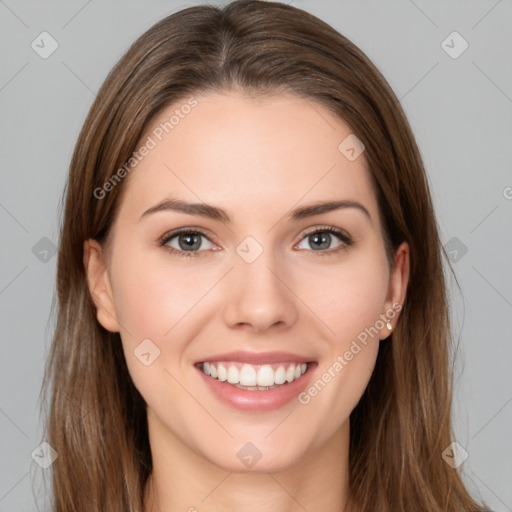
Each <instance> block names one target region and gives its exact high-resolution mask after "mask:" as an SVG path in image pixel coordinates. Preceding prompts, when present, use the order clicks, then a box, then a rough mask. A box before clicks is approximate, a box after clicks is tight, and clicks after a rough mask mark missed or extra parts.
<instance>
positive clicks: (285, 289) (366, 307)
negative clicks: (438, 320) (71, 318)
mask: <svg viewBox="0 0 512 512" xmlns="http://www.w3.org/2000/svg"><path fill="white" fill-rule="evenodd" d="M194 97H195V99H196V100H197V104H196V105H195V106H194V107H193V108H183V105H184V104H185V103H186V100H185V101H184V102H183V103H180V104H175V105H173V106H172V107H170V108H168V109H166V110H165V111H163V112H162V113H161V115H159V117H158V118H157V119H155V120H154V122H153V125H152V126H151V127H150V130H149V131H148V133H147V134H146V135H145V136H144V137H143V139H142V143H146V145H147V146H148V147H149V146H153V143H152V142H150V141H149V139H148V138H147V137H148V135H149V136H150V137H151V139H152V141H153V142H154V143H155V144H154V147H152V148H151V149H150V150H149V151H147V155H146V156H144V158H143V159H142V161H141V162H140V163H138V165H137V166H136V167H135V168H134V169H133V170H132V171H131V172H130V174H129V175H128V176H127V177H126V178H125V182H123V183H122V186H123V187H124V190H123V195H122V199H121V203H120V207H119V210H118V214H117V217H116V219H115V222H114V224H113V228H112V231H111V235H110V236H111V238H110V240H109V246H108V251H106V250H105V248H102V247H101V246H100V245H99V244H97V243H96V242H95V241H90V242H88V243H86V245H85V249H86V251H85V264H86V267H87V269H88V277H89V286H90V289H91V291H92V292H93V296H94V298H95V302H96V305H97V311H98V320H99V322H100V323H101V324H102V325H103V326H104V327H105V328H106V329H109V330H111V331H119V332H120V334H121V338H122V343H123V348H124V353H125V357H126V361H127V364H128V368H129V371H130V374H131V377H132V379H133V381H134V383H135V385H136V387H137V388H138V390H139V391H140V393H141V394H142V396H143V397H144V399H145V401H146V403H147V411H148V421H149V424H150V430H152V431H153V432H154V433H155V436H158V442H161V443H162V444H167V445H168V446H170V445H172V446H175V447H176V446H180V447H181V448H183V449H186V450H190V451H191V452H193V453H195V454H196V455H198V456H199V457H201V458H202V459H204V460H207V461H209V462H210V463H212V464H214V465H216V466H218V467H220V468H223V469H225V470H230V471H251V470H252V471H254V470H257V471H270V470H272V471H279V470H283V469H286V468H289V467H291V466H292V465H294V464H297V463H299V462H301V461H305V460H306V459H307V458H308V457H310V456H313V454H315V453H317V452H319V451H320V450H321V449H322V448H325V447H326V446H329V443H332V442H333V440H336V439H339V436H341V435H345V434H346V433H347V429H348V421H349V415H350V413H351V411H352V410H353V408H354V407H355V406H356V404H357V402H358V401H359V399H360V397H361V395H362V394H363V392H364V390H365V388H366V386H367V384H368V381H369V379H370V376H371V374H372V370H373V368H374V364H375V360H376V356H377V352H378V347H379V339H380V338H382V339H383V338H386V337H387V336H388V335H389V334H390V332H389V330H388V328H387V326H386V321H387V320H388V319H389V320H390V321H391V324H392V326H393V327H394V326H395V325H396V321H397V319H398V316H399V309H400V304H402V303H403V300H404V298H405V296H404V294H405V288H406V285H407V279H408V247H407V245H406V244H405V243H404V244H403V245H402V246H400V248H399V250H398V251H397V253H396V255H395V259H394V261H393V265H394V267H393V272H390V271H389V268H388V262H387V260H386V255H385V250H384V242H383V238H382V234H381V219H380V218H379V212H378V208H377V202H376V196H375V192H374V190H373V188H372V183H371V181H370V175H369V172H368V170H367V168H366V163H365V159H364V152H363V153H362V154H361V155H360V156H359V157H358V158H356V159H355V160H354V159H353V158H351V159H348V158H347V157H346V156H345V155H346V154H347V153H342V152H341V151H340V149H339V148H338V146H339V145H340V143H341V142H342V141H344V139H346V137H348V136H349V135H350V134H351V130H350V128H349V127H348V126H347V125H346V124H345V123H343V122H342V121H341V120H340V119H339V118H337V117H336V116H334V115H333V114H331V113H330V112H329V111H327V110H326V109H324V107H322V106H320V105H318V104H315V103H314V102H313V101H305V100H304V99H300V98H298V97H295V96H292V95H278V96H267V97H265V98H264V99H259V100H255V99H250V98H247V97H245V96H243V95H242V94H240V93H225V94H220V93H208V94H203V95H195V96H194ZM176 109H178V110H179V111H180V112H181V115H180V116H178V117H179V121H178V122H177V123H176V122H174V125H173V128H172V131H171V130H169V129H168V133H166V131H165V130H163V133H161V132H162V128H161V127H162V123H165V122H166V121H169V118H170V117H171V115H173V113H174V111H175V110H176ZM184 112H187V113H186V114H184ZM157 134H158V135H157ZM160 139H161V140H160ZM118 186H119V185H118ZM342 201H344V202H346V203H345V206H343V204H340V202H342ZM323 203H330V206H328V207H325V208H323V209H322V208H316V209H314V208H312V207H314V206H318V205H320V204H323ZM333 203H337V205H333ZM187 204H196V205H197V206H196V207H190V206H189V207H186V205H187ZM350 205H352V206H350ZM102 249H103V250H102ZM203 362H207V363H210V364H207V365H202V364H201V363H203ZM304 371H305V373H303V372H304ZM205 372H206V373H205ZM207 373H209V374H210V375H207ZM241 376H242V377H241ZM226 379H227V380H226ZM240 379H242V380H241V381H240ZM283 381H284V382H283ZM237 382H239V384H238V386H240V385H241V384H240V382H241V383H242V384H243V383H245V384H246V387H251V388H252V389H240V388H239V387H237V385H236V383H237ZM276 382H277V384H276ZM258 386H259V387H261V389H255V388H257V387H258ZM272 386H275V387H272ZM269 387H270V389H268V388H269ZM212 441H213V442H212ZM155 442H156V441H155ZM248 443H252V444H248ZM258 452H259V454H261V459H260V460H259V461H258V462H257V464H256V465H255V469H254V470H253V469H251V463H250V462H249V460H250V457H251V456H254V455H256V456H259V455H258Z"/></svg>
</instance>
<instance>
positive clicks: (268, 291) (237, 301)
mask: <svg viewBox="0 0 512 512" xmlns="http://www.w3.org/2000/svg"><path fill="white" fill-rule="evenodd" d="M236 257H237V258H238V256H236ZM287 275H288V274H286V273H284V272H283V270H282V269H281V270H279V269H278V268H277V267H276V263H275V259H274V258H273V257H272V255H271V251H263V253H262V254H261V255H260V256H259V257H258V258H257V259H256V261H253V262H252V263H247V262H245V261H244V260H242V259H241V258H239V259H238V260H237V261H236V262H235V266H234V268H233V270H232V271H231V272H230V273H229V276H228V279H227V280H226V281H229V282H226V283H225V293H226V296H227V300H226V301H224V304H225V307H224V310H223V317H224V321H225V323H226V325H228V326H229V327H231V328H235V329H245V330H250V331H253V332H255V333H256V332H257V333H262V332H265V331H268V330H269V329H283V330H284V329H287V328H290V327H291V326H292V325H293V324H294V323H295V322H296V321H297V317H298V311H297V301H298V298H297V297H296V296H295V295H294V293H293V283H292V282H289V281H291V279H290V277H289V276H288V279H287Z"/></svg>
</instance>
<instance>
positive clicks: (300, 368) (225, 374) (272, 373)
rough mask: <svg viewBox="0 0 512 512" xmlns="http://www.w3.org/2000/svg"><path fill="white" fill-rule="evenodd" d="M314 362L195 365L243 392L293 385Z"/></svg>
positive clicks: (227, 362) (202, 363) (204, 363)
mask: <svg viewBox="0 0 512 512" xmlns="http://www.w3.org/2000/svg"><path fill="white" fill-rule="evenodd" d="M316 364H317V363H316V362H315V361H308V362H294V361H282V362H275V363H268V364H252V363H246V362H242V361H203V362H199V363H196V364H195V366H196V368H198V369H199V370H201V371H202V372H203V373H204V375H206V376H208V377H210V378H211V379H214V380H216V381H219V382H224V383H226V384H231V385H232V386H233V387H235V388H238V389H241V390H245V391H270V390H273V389H278V388H281V387H283V386H287V385H289V384H292V383H294V382H296V381H298V380H300V379H302V377H303V376H304V375H305V374H306V373H307V372H308V371H309V370H310V369H311V368H312V367H313V366H314V365H316Z"/></svg>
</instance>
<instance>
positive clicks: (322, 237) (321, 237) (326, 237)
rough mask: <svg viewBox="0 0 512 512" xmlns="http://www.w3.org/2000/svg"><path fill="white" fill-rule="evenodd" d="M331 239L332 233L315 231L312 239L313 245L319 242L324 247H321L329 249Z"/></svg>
mask: <svg viewBox="0 0 512 512" xmlns="http://www.w3.org/2000/svg"><path fill="white" fill-rule="evenodd" d="M330 239H331V235H330V234H329V233H325V234H321V233H315V234H313V235H312V236H311V238H310V241H311V240H312V241H313V242H312V244H311V245H312V246H314V244H317V243H319V244H320V245H321V246H322V247H320V248H321V249H328V248H329V242H330Z"/></svg>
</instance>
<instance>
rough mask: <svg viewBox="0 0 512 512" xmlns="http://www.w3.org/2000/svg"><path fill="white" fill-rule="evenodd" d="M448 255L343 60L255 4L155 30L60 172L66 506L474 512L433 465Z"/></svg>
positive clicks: (391, 110) (388, 109)
mask: <svg viewBox="0 0 512 512" xmlns="http://www.w3.org/2000/svg"><path fill="white" fill-rule="evenodd" d="M441 254H442V246H441V244H440V240H439V235H438V230H437V225H436V220H435V215H434V212H433V207H432V201H431V197H430V193H429V189H428V183H427V178H426V174H425V170H424V167H423V163H422V161H421V157H420V154H419V151H418V148H417V145H416V143H415V140H414V136H413V134H412V132H411V129H410V127H409V124H408V122H407V120H406V118H405V114H404V112H403V110H402V108H401V107H400V104H399V102H398V100H397V98H396V96H395V95H394V93H393V92H392V90H391V89H390V87H389V85H388V84H387V83H386V81H385V79H384V78H383V77H382V75H381V74H380V73H379V71H378V70H377V69H376V68H375V66H374V65H373V64H372V63H371V62H370V61H369V59H368V58H367V57H366V56H365V55H364V54H363V53H362V52H361V51H360V50H359V49H358V48H357V47H355V46H354V45H353V44H352V43H351V42H350V41H348V40H347V39H346V38H345V37H343V36H342V35H340V34H339V33H337V32H336V31H335V30H334V29H333V28H331V27H330V26H328V25H327V24H325V23H324V22H322V21H320V20H319V19H317V18H315V17H313V16H312V15H310V14H308V13H306V12H304V11H302V10H300V9H296V8H293V7H291V6H287V5H284V4H280V3H268V2H259V1H252V0H249V1H235V2H232V3H230V4H228V5H226V6H225V7H223V8H216V7H212V6H197V7H192V8H189V9H185V10H183V11H180V12H178V13H176V14H173V15H171V16H169V17H167V18H165V19H164V20H162V21H160V22H159V23H157V24H156V25H155V26H153V27H152V28H151V29H150V30H148V31H147V32H146V33H145V34H143V35H142V36H141V37H140V38H139V39H138V40H137V41H136V42H135V43H134V44H133V45H132V47H131V48H130V49H129V50H128V52H127V53H126V54H125V55H124V56H123V57H122V59H121V60H120V61H119V63H118V64H117V65H116V66H115V67H114V69H113V70H112V71H111V73H110V74H109V76H108V77H107V79H106V81H105V83H104V84H103V86H102V87H101V89H100V91H99V93H98V96H97V98H96V100H95V102H94V104H93V106H92V108H91V110H90V112H89V115H88V117H87V119H86V122H85V124H84V127H83V129H82V132H81V134H80V136H79V139H78V141H77V144H76V148H75V152H74V155H73V159H72V162H71V167H70V174H69V180H68V183H67V189H66V195H65V211H64V219H63V224H62V231H61V240H60V248H59V260H58V276H57V288H58V296H59V315H58V323H57V327H56V332H55V337H54V342H53V346H52V352H51V357H50V359H49V363H48V368H47V375H46V377H45V386H46V387H49V384H50V381H52V382H53V389H52V395H51V404H50V415H49V419H48V442H49V443H50V444H51V445H52V447H53V448H54V449H55V450H56V451H57V452H58V453H59V458H58V459H57V461H56V462H55V463H54V465H53V474H54V481H53V488H54V494H55V510H56V511H58V512H61V511H69V510H75V511H86V510H87V511H88V512H90V511H98V512H99V511H101V512H107V511H112V512H113V511H119V510H124V511H131V512H141V511H146V512H150V511H152V512H157V511H164V510H189V511H193V510H199V511H201V510H215V511H220V510H222V511H224V510H236V509H242V510H245V511H256V510H271V511H276V512H278V511H279V512H280V511H285V510H286V511H290V510H310V511H313V510H322V511H327V510H329V511H330V510H333V511H334V510H339V511H342V510H343V511H345V512H356V511H357V512H369V511H375V510H379V511H390V512H391V511H392V512H397V511H402V510H414V511H429V512H436V511H438V512H441V511H444V512H448V511H450V512H451V511H453V512H455V511H457V512H462V511H477V510H481V505H479V504H478V503H476V502H475V501H474V500H473V499H472V498H471V496H470V495H469V493H468V491H467V490H466V488H465V487H464V484H463V482H462V480H461V477H460V475H459V473H458V470H457V467H459V465H460V464H449V463H448V462H447V459H449V458H450V457H451V458H452V459H455V458H456V456H457V453H456V452H457V450H456V445H453V444H452V442H453V441H454V439H453V432H452V427H451V415H450V408H451V397H452V390H451V375H450V373H449V368H450V366H449V342H450V325H449V315H448V310H447V297H446V290H445V277H444V274H443V268H442V259H441ZM447 450H448V451H447ZM447 454H448V455H447Z"/></svg>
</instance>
